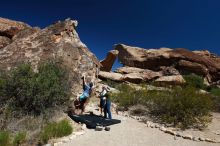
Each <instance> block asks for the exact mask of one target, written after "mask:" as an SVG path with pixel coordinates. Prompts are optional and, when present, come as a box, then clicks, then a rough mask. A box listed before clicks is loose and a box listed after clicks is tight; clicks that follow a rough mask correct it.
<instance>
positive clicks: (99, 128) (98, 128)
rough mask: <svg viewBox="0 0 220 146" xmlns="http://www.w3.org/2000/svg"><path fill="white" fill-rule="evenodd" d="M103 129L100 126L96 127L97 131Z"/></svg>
mask: <svg viewBox="0 0 220 146" xmlns="http://www.w3.org/2000/svg"><path fill="white" fill-rule="evenodd" d="M102 130H103V128H102V127H100V126H96V128H95V131H102Z"/></svg>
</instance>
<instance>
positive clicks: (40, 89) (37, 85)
mask: <svg viewBox="0 0 220 146" xmlns="http://www.w3.org/2000/svg"><path fill="white" fill-rule="evenodd" d="M65 74H66V72H65V71H64V69H63V68H61V67H60V66H59V65H57V64H56V63H54V62H52V61H48V62H44V63H41V64H40V65H39V68H38V72H37V73H35V72H34V71H33V69H32V68H31V65H30V64H22V65H20V66H18V67H17V68H16V69H14V70H12V71H10V72H9V73H8V76H7V78H6V79H7V80H6V81H5V80H3V79H2V78H0V93H1V92H2V96H6V97H7V98H8V99H12V102H11V105H12V106H13V108H16V109H21V110H23V111H25V112H27V113H30V112H31V113H35V114H39V113H41V112H43V111H44V110H45V109H46V108H50V107H54V106H56V105H60V104H63V103H64V102H65V101H67V100H68V93H69V90H70V88H69V85H68V82H67V80H65ZM5 82H6V84H5ZM1 85H2V86H1ZM3 93H4V94H3Z"/></svg>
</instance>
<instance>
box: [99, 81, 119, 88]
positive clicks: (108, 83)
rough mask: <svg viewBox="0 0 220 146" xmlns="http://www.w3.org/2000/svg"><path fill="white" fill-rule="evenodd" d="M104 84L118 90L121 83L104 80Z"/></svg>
mask: <svg viewBox="0 0 220 146" xmlns="http://www.w3.org/2000/svg"><path fill="white" fill-rule="evenodd" d="M102 82H103V83H104V84H107V85H108V86H110V87H112V88H116V87H117V86H118V85H119V84H120V83H119V82H116V81H112V80H109V79H107V80H103V81H102Z"/></svg>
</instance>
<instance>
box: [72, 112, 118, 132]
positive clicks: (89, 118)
mask: <svg viewBox="0 0 220 146" xmlns="http://www.w3.org/2000/svg"><path fill="white" fill-rule="evenodd" d="M69 117H70V118H71V119H72V120H74V121H75V122H77V123H79V122H80V123H84V124H86V127H87V128H89V129H95V128H96V126H104V127H105V126H111V125H114V124H119V123H121V120H117V119H111V120H110V119H105V118H103V117H102V116H98V115H94V114H84V115H69Z"/></svg>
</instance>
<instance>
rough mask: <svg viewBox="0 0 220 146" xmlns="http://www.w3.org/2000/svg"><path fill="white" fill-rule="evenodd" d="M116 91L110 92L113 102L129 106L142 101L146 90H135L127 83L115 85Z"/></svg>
mask: <svg viewBox="0 0 220 146" xmlns="http://www.w3.org/2000/svg"><path fill="white" fill-rule="evenodd" d="M117 89H118V90H119V92H118V93H112V94H111V99H112V101H113V102H116V103H119V105H120V106H123V107H126V108H127V107H129V106H132V105H136V104H138V103H142V101H143V100H142V99H143V98H145V97H146V96H145V95H146V93H147V92H146V90H136V89H135V88H134V87H131V86H129V85H127V84H120V85H118V86H117Z"/></svg>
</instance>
